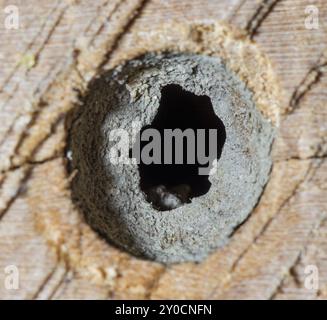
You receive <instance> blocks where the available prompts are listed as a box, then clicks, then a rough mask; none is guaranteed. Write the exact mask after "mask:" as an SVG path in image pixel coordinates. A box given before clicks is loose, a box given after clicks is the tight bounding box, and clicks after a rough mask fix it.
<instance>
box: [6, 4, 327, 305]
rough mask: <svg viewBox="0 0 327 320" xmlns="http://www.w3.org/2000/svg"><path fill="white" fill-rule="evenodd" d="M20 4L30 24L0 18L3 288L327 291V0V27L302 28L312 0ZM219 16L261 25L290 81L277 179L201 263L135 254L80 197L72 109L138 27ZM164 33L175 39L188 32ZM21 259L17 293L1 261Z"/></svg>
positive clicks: (214, 294)
mask: <svg viewBox="0 0 327 320" xmlns="http://www.w3.org/2000/svg"><path fill="white" fill-rule="evenodd" d="M8 4H9V1H2V3H1V7H5V6H6V5H8ZM310 4H311V3H310ZM17 5H18V7H19V9H20V15H21V28H20V29H18V30H6V29H4V27H3V24H1V27H0V43H1V47H0V48H1V49H0V52H1V55H0V60H1V66H2V69H1V70H0V88H1V89H0V103H1V107H0V115H1V120H2V121H1V127H0V170H1V173H0V188H1V189H0V297H1V298H15V299H26V298H34V299H66V298H101V299H102V298H103V299H104V298H141V299H142V298H143V299H144V298H197V299H218V298H219V299H220V298H222V299H228V298H263V299H287V298H309V299H316V298H322V299H326V298H327V265H326V252H327V251H326V250H327V247H326V241H327V240H326V217H327V200H326V198H327V197H326V189H327V184H326V181H327V167H326V165H327V164H326V159H325V157H326V152H327V141H326V137H327V126H326V123H327V121H326V120H327V108H326V100H327V99H326V98H327V94H326V92H327V91H326V89H327V74H326V66H327V43H326V39H327V28H326V23H327V3H326V2H325V1H324V0H320V1H319V0H317V1H315V3H314V5H316V6H317V7H318V9H319V18H320V26H319V29H317V30H315V29H313V30H308V29H306V28H305V27H304V19H305V12H304V10H305V7H306V6H307V5H308V3H307V1H304V0H281V1H278V0H273V1H269V0H268V1H262V3H260V2H258V1H252V0H246V1H244V0H233V1H227V0H222V1H210V0H201V1H196V0H191V1H190V0H169V1H162V0H149V1H142V0H128V1H119V0H110V1H101V0H97V1H92V2H90V1H86V0H84V1H83V0H82V1H79V0H77V1H68V0H67V1H64V0H63V1H57V2H56V3H52V2H47V1H45V2H44V3H43V4H40V2H39V1H28V2H26V1H25V2H23V1H21V2H19V3H18V4H17ZM3 17H4V16H3V15H2V16H1V15H0V19H1V18H3ZM220 20H223V21H226V22H228V23H230V24H231V25H234V26H236V27H239V28H241V29H244V30H245V31H246V32H248V33H249V34H250V36H251V38H252V39H253V40H254V41H256V42H257V43H258V44H259V46H260V47H261V49H262V50H263V51H264V52H265V53H266V54H267V55H268V57H269V58H270V60H271V61H272V63H273V69H274V70H275V72H276V74H277V77H278V79H279V81H280V88H281V92H280V96H281V98H282V108H283V109H286V108H287V109H288V112H287V114H286V115H285V116H283V118H282V119H281V122H280V128H279V136H278V138H277V140H276V142H275V144H274V148H273V155H274V167H273V171H272V175H271V179H270V181H269V183H268V185H267V187H266V189H265V192H264V194H263V196H262V198H261V199H260V202H259V204H258V206H257V207H256V209H255V210H254V212H253V213H252V214H251V216H250V217H249V219H248V220H247V221H246V222H245V223H244V224H243V225H242V226H241V227H240V228H239V229H237V230H236V231H235V233H234V234H233V236H232V238H231V241H230V242H229V243H228V244H227V245H226V246H225V247H224V248H222V249H220V250H217V252H216V253H214V254H212V255H211V256H210V257H209V258H208V259H207V260H205V261H204V262H202V263H201V264H192V263H185V264H180V265H173V266H169V267H164V266H162V265H160V264H157V263H153V262H149V261H142V260H138V259H135V258H133V257H131V256H129V255H128V254H126V253H124V252H121V251H120V250H118V249H116V248H113V247H111V246H109V245H108V244H107V243H105V242H104V241H102V240H101V239H99V237H98V236H97V235H96V234H95V233H94V232H93V231H92V230H91V229H90V228H89V227H88V225H87V224H85V222H84V221H83V218H82V216H81V215H80V214H79V213H78V211H77V210H76V209H75V208H74V207H73V205H72V203H71V201H70V194H69V181H68V180H67V173H66V171H65V165H64V159H63V153H64V147H65V145H64V143H63V141H64V140H65V134H66V130H65V123H64V118H65V115H66V114H67V112H68V111H69V110H70V109H71V108H72V105H73V104H74V102H76V100H77V92H76V89H77V90H80V91H81V92H83V91H84V90H85V87H86V85H87V82H88V81H89V80H90V79H91V78H92V77H93V76H94V75H95V74H96V73H97V72H99V71H101V70H102V69H104V68H109V67H110V66H111V65H113V64H114V63H115V61H119V60H120V59H123V58H124V56H125V55H126V52H127V51H128V50H130V47H131V44H133V41H135V36H136V35H138V37H139V38H140V41H143V42H144V43H146V42H147V41H148V40H149V39H151V38H152V37H153V35H152V36H151V33H152V34H153V33H154V32H155V31H154V30H158V29H160V28H161V29H163V28H164V27H163V26H165V25H166V26H172V25H174V24H175V23H176V25H177V24H179V25H180V24H182V25H188V24H200V23H205V24H210V23H212V22H215V21H220ZM0 22H1V21H0ZM166 33H167V34H169V33H171V37H172V38H174V34H176V33H177V31H175V30H174V29H168V30H166ZM12 264H14V265H16V266H17V267H18V268H19V271H20V289H19V290H14V291H10V290H6V289H5V288H4V286H3V280H4V277H5V274H4V273H3V272H2V271H3V270H4V267H5V266H7V265H12ZM310 264H314V265H316V266H317V267H318V270H319V275H320V282H319V284H320V286H319V290H311V291H310V290H308V289H306V288H305V287H304V278H305V274H304V269H305V267H306V266H307V265H310Z"/></svg>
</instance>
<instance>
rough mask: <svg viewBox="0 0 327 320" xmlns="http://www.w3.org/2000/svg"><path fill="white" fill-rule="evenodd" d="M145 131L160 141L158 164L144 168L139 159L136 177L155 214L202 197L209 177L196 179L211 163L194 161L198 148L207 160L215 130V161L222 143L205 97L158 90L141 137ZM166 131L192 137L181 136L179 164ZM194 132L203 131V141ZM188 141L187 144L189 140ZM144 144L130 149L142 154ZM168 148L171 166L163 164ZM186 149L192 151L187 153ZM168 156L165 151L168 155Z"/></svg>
mask: <svg viewBox="0 0 327 320" xmlns="http://www.w3.org/2000/svg"><path fill="white" fill-rule="evenodd" d="M147 129H156V130H157V131H158V132H159V133H160V137H161V141H160V143H161V148H160V149H161V154H160V156H161V161H160V164H156V163H151V164H145V163H144V161H143V159H142V158H141V161H140V164H139V166H138V168H139V173H140V178H141V179H140V185H141V189H142V191H143V192H144V193H145V194H146V198H147V200H148V201H149V202H151V203H152V204H153V205H154V207H155V208H156V209H158V210H162V211H164V210H169V209H174V208H175V207H178V206H180V205H182V204H183V203H187V202H190V201H191V199H192V198H193V197H199V196H201V195H204V194H206V193H207V192H208V191H209V189H210V186H211V183H210V181H209V179H208V178H209V175H200V174H199V168H201V167H202V168H207V167H209V168H210V167H211V166H212V162H213V159H210V160H209V159H208V161H207V162H205V163H203V161H202V160H200V159H199V158H198V152H200V151H199V150H198V147H199V145H200V144H201V143H202V144H203V142H204V143H205V147H204V149H201V150H203V151H205V152H204V154H203V156H204V158H205V157H209V155H210V149H209V129H214V130H217V136H216V138H215V143H216V144H217V149H216V150H217V151H216V152H215V154H216V157H215V158H216V159H219V158H220V156H221V152H222V149H223V146H224V143H225V140H226V132H225V126H224V124H223V122H222V121H221V120H220V119H219V118H218V116H217V115H216V114H215V112H214V110H213V107H212V103H211V100H210V98H209V97H208V96H205V95H203V96H198V95H195V94H194V93H192V92H189V91H186V90H184V89H183V88H182V87H181V86H179V85H176V84H170V85H166V86H165V87H163V89H162V90H161V100H160V106H159V109H158V112H157V114H156V116H155V118H154V119H153V121H152V123H151V124H150V125H147V126H144V127H143V128H142V129H141V131H140V135H139V137H138V139H139V138H140V136H141V137H142V133H143V132H144V131H145V130H147ZM167 129H171V130H175V129H180V130H181V131H180V132H183V133H185V132H186V131H185V130H187V129H192V131H190V130H188V132H189V134H191V135H192V133H193V134H194V135H193V137H194V141H193V140H192V138H189V136H185V137H184V138H183V142H182V146H183V147H182V150H181V151H180V152H181V154H182V159H183V161H182V163H180V161H178V157H177V154H176V152H179V150H178V145H177V143H178V142H177V141H176V139H174V137H173V138H172V140H171V141H172V142H173V143H172V144H170V143H169V142H167V140H165V138H164V137H165V131H166V132H167ZM198 129H204V131H202V132H203V133H204V139H199V138H198V136H197V133H198V132H199V131H198ZM174 132H175V131H174ZM189 139H191V140H189ZM147 143H148V142H144V141H141V143H140V145H138V144H135V145H134V147H133V149H134V151H135V148H137V146H140V149H141V150H142V149H143V148H144V147H145V146H146V145H147ZM167 147H168V148H171V149H170V150H171V155H172V157H171V160H172V161H171V163H167V159H166V157H165V152H166V151H167ZM190 148H191V149H192V150H190ZM168 152H169V151H168ZM188 152H193V155H194V162H193V161H192V160H191V161H190V158H188Z"/></svg>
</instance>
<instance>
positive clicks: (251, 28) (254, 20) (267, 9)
mask: <svg viewBox="0 0 327 320" xmlns="http://www.w3.org/2000/svg"><path fill="white" fill-rule="evenodd" d="M279 1H280V0H263V1H262V2H261V4H260V5H259V7H258V9H257V10H256V12H255V13H254V15H253V16H252V17H251V19H250V20H249V21H248V23H247V25H246V27H245V30H246V31H247V32H248V34H249V37H250V39H253V37H254V36H255V34H256V33H257V31H258V29H259V28H260V26H261V24H262V23H263V21H264V20H265V19H266V18H267V17H268V15H269V14H270V13H271V12H272V11H273V9H274V7H275V5H276V4H277V3H278V2H279Z"/></svg>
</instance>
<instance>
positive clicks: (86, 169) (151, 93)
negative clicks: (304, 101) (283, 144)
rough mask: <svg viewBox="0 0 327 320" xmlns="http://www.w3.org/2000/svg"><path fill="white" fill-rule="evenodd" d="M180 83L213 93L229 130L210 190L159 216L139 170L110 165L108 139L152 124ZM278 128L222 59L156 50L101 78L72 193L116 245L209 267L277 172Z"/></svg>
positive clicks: (77, 133)
mask: <svg viewBox="0 0 327 320" xmlns="http://www.w3.org/2000/svg"><path fill="white" fill-rule="evenodd" d="M167 84H178V85H180V86H182V87H183V88H184V89H185V90H187V91H190V92H193V93H194V94H197V95H207V96H209V97H210V98H211V102H212V105H213V108H214V110H215V113H216V114H217V115H218V117H219V118H220V119H221V120H222V122H223V123H224V125H225V129H226V142H225V145H224V149H223V151H222V155H221V158H220V160H219V161H218V163H217V171H216V173H215V174H214V175H212V176H210V178H209V180H210V182H211V183H212V186H211V188H210V190H209V192H208V193H207V194H205V195H203V196H201V197H198V198H193V199H192V202H191V203H189V204H185V205H183V206H182V207H179V208H176V209H174V210H171V211H164V212H162V211H157V210H155V209H154V208H153V207H152V206H151V204H150V203H148V202H147V201H146V200H145V196H144V194H143V193H142V191H141V189H140V187H139V173H138V168H137V165H133V164H131V165H123V164H122V165H114V164H112V163H111V162H110V160H109V150H110V147H111V146H112V145H113V144H114V143H112V144H110V143H109V139H108V135H109V132H110V130H112V129H117V128H121V129H125V130H127V131H129V132H130V136H132V127H131V123H132V121H133V120H139V121H140V122H141V123H142V126H143V125H146V124H150V123H151V121H152V120H153V118H154V116H155V115H156V112H157V110H158V108H159V101H160V92H161V88H162V87H163V86H165V85H167ZM273 136H274V129H273V126H272V125H271V123H270V122H269V121H268V120H266V119H265V118H264V117H263V116H262V114H261V113H260V112H259V111H258V110H257V108H256V107H255V104H254V103H253V101H252V95H251V93H250V91H249V90H248V89H247V88H246V86H245V84H244V83H243V82H242V81H241V80H239V79H238V78H237V77H236V76H235V75H234V74H233V73H232V72H231V71H230V70H228V69H227V68H226V66H225V64H224V63H223V61H222V60H221V59H219V58H217V57H209V56H201V55H195V54H157V55H155V54H147V55H145V56H143V57H141V58H139V59H135V60H131V61H129V62H127V63H126V64H125V65H123V66H119V67H117V68H116V69H114V70H113V71H109V72H107V73H106V74H104V75H103V76H102V77H101V78H98V79H96V80H95V81H94V82H93V83H92V84H91V86H90V88H89V94H88V96H87V97H86V98H85V101H84V104H83V105H82V107H81V108H80V109H79V110H78V112H77V115H76V118H75V120H74V122H73V126H72V129H71V135H70V151H71V152H72V163H71V165H72V168H73V169H77V170H78V173H77V175H76V177H75V179H74V181H73V184H72V190H73V196H74V198H75V200H77V201H78V203H79V205H80V206H81V208H82V210H83V212H84V214H85V216H86V219H87V221H88V222H89V224H90V225H91V226H92V227H93V228H94V229H96V230H97V231H98V232H99V233H101V234H102V235H104V236H105V237H106V238H107V239H108V240H110V241H111V242H112V243H114V244H116V245H118V246H119V247H122V248H124V249H126V250H127V251H128V252H130V253H133V254H134V255H137V256H141V257H145V258H148V259H152V260H156V261H159V262H163V263H174V262H182V261H200V260H201V259H203V258H204V257H206V256H207V255H208V254H209V253H210V252H212V251H213V250H215V249H216V248H217V247H219V246H221V245H223V244H224V243H225V242H226V240H227V239H228V237H229V236H230V235H231V233H232V232H233V230H234V229H235V228H236V227H237V226H238V225H239V224H240V223H241V222H242V221H244V220H245V219H246V217H247V216H248V215H249V214H250V213H251V211H252V209H253V208H254V206H255V205H256V203H257V201H258V198H259V197H260V194H261V193H262V191H263V188H264V186H265V184H266V182H267V180H268V177H269V172H270V168H271V158H270V149H271V144H272V141H273Z"/></svg>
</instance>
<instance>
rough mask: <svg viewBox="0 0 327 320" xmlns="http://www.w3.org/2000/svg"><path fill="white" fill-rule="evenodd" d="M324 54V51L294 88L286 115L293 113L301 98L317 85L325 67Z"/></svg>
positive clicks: (326, 60)
mask: <svg viewBox="0 0 327 320" xmlns="http://www.w3.org/2000/svg"><path fill="white" fill-rule="evenodd" d="M325 55H326V52H325V51H324V52H323V53H322V54H321V55H320V57H319V59H318V62H317V63H316V64H315V65H314V66H313V67H312V68H310V69H309V71H308V72H307V74H306V75H305V77H304V78H303V79H302V81H301V82H300V84H299V85H298V86H297V87H296V88H295V90H294V92H293V94H292V97H291V100H290V102H289V111H288V113H289V114H291V113H293V112H294V111H295V110H296V109H297V108H298V107H299V105H300V101H301V100H302V98H303V97H304V96H305V95H306V94H308V92H309V91H310V90H311V89H312V88H313V87H314V86H315V85H316V84H317V83H319V80H320V79H321V77H322V76H323V74H324V72H325V67H326V66H327V59H326V57H325Z"/></svg>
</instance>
